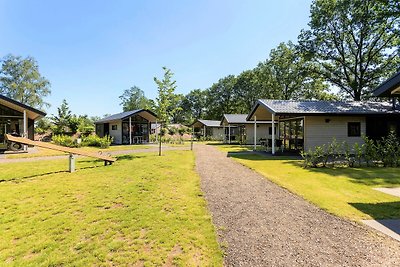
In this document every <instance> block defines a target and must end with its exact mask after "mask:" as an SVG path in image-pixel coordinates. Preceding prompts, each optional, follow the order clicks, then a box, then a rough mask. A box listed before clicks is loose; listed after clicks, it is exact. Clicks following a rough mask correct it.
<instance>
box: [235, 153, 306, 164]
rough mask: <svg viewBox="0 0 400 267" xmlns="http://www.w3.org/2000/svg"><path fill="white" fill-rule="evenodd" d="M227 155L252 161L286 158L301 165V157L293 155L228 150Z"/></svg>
mask: <svg viewBox="0 0 400 267" xmlns="http://www.w3.org/2000/svg"><path fill="white" fill-rule="evenodd" d="M227 157H231V158H238V159H246V160H254V161H267V160H288V161H293V163H295V162H297V164H296V165H299V166H301V164H299V163H298V160H299V159H301V158H300V157H299V156H293V155H277V156H273V155H271V154H269V153H266V152H262V151H255V152H254V151H237V152H228V153H227Z"/></svg>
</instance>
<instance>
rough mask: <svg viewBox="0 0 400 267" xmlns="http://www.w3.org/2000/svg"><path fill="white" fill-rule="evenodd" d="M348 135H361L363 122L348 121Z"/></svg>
mask: <svg viewBox="0 0 400 267" xmlns="http://www.w3.org/2000/svg"><path fill="white" fill-rule="evenodd" d="M347 137H361V122H359V121H352V122H347Z"/></svg>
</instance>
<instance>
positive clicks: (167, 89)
mask: <svg viewBox="0 0 400 267" xmlns="http://www.w3.org/2000/svg"><path fill="white" fill-rule="evenodd" d="M163 70H164V77H163V79H162V80H159V79H157V77H154V82H155V83H156V84H157V87H158V96H157V98H156V101H157V107H156V109H157V115H158V118H159V120H160V121H162V122H163V123H165V124H166V125H167V124H169V123H170V122H171V120H172V118H173V117H174V115H175V113H176V112H177V111H178V110H179V107H178V106H174V101H175V100H176V99H175V89H176V81H174V80H173V75H174V74H173V73H172V72H171V70H170V69H168V68H167V67H163Z"/></svg>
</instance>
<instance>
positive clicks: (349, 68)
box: [299, 0, 400, 101]
mask: <svg viewBox="0 0 400 267" xmlns="http://www.w3.org/2000/svg"><path fill="white" fill-rule="evenodd" d="M308 25H309V26H310V29H309V30H303V31H302V33H301V34H300V36H299V43H300V47H301V49H302V51H303V52H305V53H307V54H308V56H309V57H310V58H311V59H312V60H313V61H314V62H315V63H317V65H316V68H315V69H314V71H316V72H318V73H320V74H321V75H322V76H323V77H324V79H326V80H327V81H329V82H330V83H331V84H333V85H335V86H337V87H338V88H340V90H341V91H342V92H343V93H344V94H345V95H346V96H348V97H350V98H352V99H354V100H357V101H358V100H361V99H363V98H365V97H368V96H369V95H370V92H371V90H372V89H373V88H375V87H376V86H377V84H379V83H380V82H381V80H382V79H385V78H386V77H387V76H388V75H391V74H392V73H394V72H395V71H396V68H398V66H399V63H400V59H399V55H400V2H399V1H398V0H314V1H313V3H312V5H311V21H310V22H309V24H308Z"/></svg>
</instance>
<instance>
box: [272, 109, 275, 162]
mask: <svg viewBox="0 0 400 267" xmlns="http://www.w3.org/2000/svg"><path fill="white" fill-rule="evenodd" d="M272 155H275V114H274V113H272Z"/></svg>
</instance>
